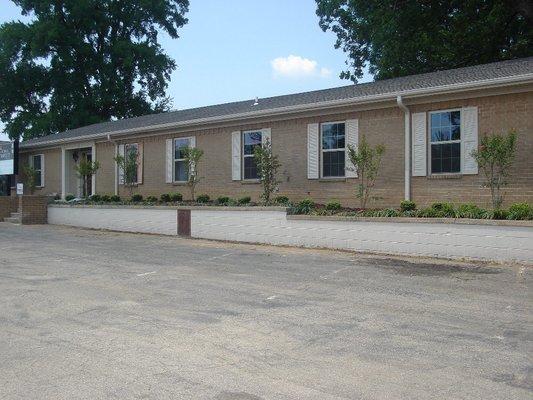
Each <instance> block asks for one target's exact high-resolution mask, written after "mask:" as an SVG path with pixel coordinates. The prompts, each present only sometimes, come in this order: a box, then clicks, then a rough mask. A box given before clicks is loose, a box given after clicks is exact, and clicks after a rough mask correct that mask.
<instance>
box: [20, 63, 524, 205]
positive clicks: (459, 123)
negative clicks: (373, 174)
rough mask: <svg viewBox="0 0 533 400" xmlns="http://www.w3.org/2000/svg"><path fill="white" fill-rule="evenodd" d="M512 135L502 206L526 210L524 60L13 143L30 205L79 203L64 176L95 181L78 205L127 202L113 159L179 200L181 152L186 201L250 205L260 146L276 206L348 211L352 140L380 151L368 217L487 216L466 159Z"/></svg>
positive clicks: (147, 186)
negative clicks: (131, 158)
mask: <svg viewBox="0 0 533 400" xmlns="http://www.w3.org/2000/svg"><path fill="white" fill-rule="evenodd" d="M511 129H514V130H516V131H517V132H518V146H517V148H518V150H517V155H516V159H515V162H514V165H513V170H512V174H511V178H510V180H509V186H508V187H507V189H506V191H507V196H506V203H512V202H517V201H527V202H530V203H532V202H533V57H532V58H526V59H519V60H512V61H505V62H498V63H492V64H487V65H480V66H474V67H467V68H460V69H454V70H447V71H440V72H434V73H428V74H421V75H414V76H408V77H402V78H396V79H389V80H383V81H378V82H373V83H365V84H359V85H351V86H345V87H339V88H333V89H326V90H319V91H313V92H307V93H299V94H292V95H286V96H277V97H270V98H262V99H257V100H250V101H241V102H235V103H228V104H221V105H214V106H208V107H201V108H194V109H188V110H180V111H172V112H167V113H162V114H154V115H146V116H142V117H137V118H130V119H125V120H119V121H112V122H105V123H100V124H95V125H90V126H86V127H81V128H78V129H73V130H70V131H67V132H62V133H59V134H56V135H51V136H47V137H42V138H36V139H32V140H29V141H25V142H23V143H21V145H20V149H21V157H20V160H21V162H29V163H31V164H32V165H33V166H34V168H35V169H36V170H37V171H38V186H39V187H38V189H37V192H36V194H59V195H61V196H63V197H64V196H65V195H66V194H69V193H71V194H74V195H80V194H81V184H80V181H79V178H78V177H77V176H76V174H75V172H74V165H75V164H76V163H77V162H79V160H80V159H82V158H83V157H87V158H90V159H92V160H98V161H99V163H100V169H99V170H98V172H97V174H96V175H95V176H94V177H93V178H92V181H91V182H90V184H89V185H88V189H89V193H93V194H94V193H98V194H119V195H121V196H127V195H128V194H129V190H128V188H125V187H124V185H123V183H122V182H121V172H120V171H119V169H118V167H117V165H116V163H115V161H114V157H115V155H117V154H125V153H127V152H128V151H131V150H133V149H134V150H136V151H137V152H138V154H139V169H138V173H137V181H138V182H137V185H135V188H134V191H135V192H136V193H141V194H142V195H143V196H148V195H155V196H159V195H160V194H162V193H170V192H181V193H182V194H183V195H184V196H185V198H187V196H188V190H187V189H186V187H185V183H184V180H185V179H186V177H187V172H186V170H185V169H184V165H183V161H182V160H181V159H180V157H181V153H180V148H181V147H182V146H186V145H188V146H196V147H199V148H201V149H202V150H203V151H204V157H203V159H202V160H201V162H200V166H199V172H200V175H201V176H202V177H203V179H202V181H201V182H200V184H199V185H198V188H197V193H206V194H209V195H210V196H211V197H216V196H221V195H228V196H231V197H240V196H244V195H250V196H252V198H254V199H257V198H258V196H259V194H260V191H261V187H260V185H259V184H258V180H257V171H256V168H255V165H254V161H253V158H252V157H250V154H251V153H252V152H253V148H254V146H260V145H261V143H262V142H264V141H265V140H266V139H267V138H269V139H270V140H271V142H272V147H273V151H274V152H275V153H276V154H278V155H279V157H280V161H281V164H282V167H281V169H280V171H281V172H280V179H281V181H282V182H281V184H280V188H279V194H283V195H286V196H288V197H289V198H291V199H292V200H299V199H302V198H306V197H311V198H313V199H314V200H315V201H317V202H326V201H328V200H331V199H336V200H339V201H341V202H342V203H343V204H344V205H355V204H357V200H356V198H355V188H356V184H357V182H358V177H357V174H356V173H355V172H353V171H350V170H349V169H346V167H347V166H349V161H348V159H347V155H346V154H347V145H348V144H352V145H354V146H357V143H358V142H359V140H360V139H361V137H362V135H364V136H365V137H366V139H367V140H368V142H370V143H371V144H377V143H382V144H384V145H385V147H386V152H385V155H384V158H383V164H382V168H381V171H380V176H379V178H378V180H377V182H376V187H375V192H374V194H375V195H376V196H377V197H378V198H377V199H376V200H374V202H373V203H372V206H376V207H381V206H392V207H394V206H398V204H399V202H400V201H401V200H403V199H412V200H414V201H416V202H417V203H418V204H420V205H425V204H428V203H431V202H433V201H450V202H456V203H458V202H475V203H477V204H479V205H484V206H487V205H489V204H490V193H489V191H488V189H486V188H483V187H482V184H483V176H482V175H481V174H480V172H479V171H478V168H477V165H476V163H475V161H474V159H473V158H472V156H471V151H472V150H473V149H476V148H477V147H478V144H479V141H480V137H481V136H482V135H484V134H488V133H493V132H504V133H505V132H507V131H509V130H511Z"/></svg>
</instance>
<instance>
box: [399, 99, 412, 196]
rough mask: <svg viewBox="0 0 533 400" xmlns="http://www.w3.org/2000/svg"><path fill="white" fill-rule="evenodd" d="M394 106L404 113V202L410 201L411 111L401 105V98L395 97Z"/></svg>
mask: <svg viewBox="0 0 533 400" xmlns="http://www.w3.org/2000/svg"><path fill="white" fill-rule="evenodd" d="M396 104H398V107H400V109H402V110H403V112H404V132H405V137H404V152H403V153H404V157H405V162H404V200H411V110H409V108H408V107H407V106H406V105H405V104H404V103H403V99H402V96H398V97H396Z"/></svg>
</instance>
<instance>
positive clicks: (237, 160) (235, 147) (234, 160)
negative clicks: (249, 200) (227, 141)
mask: <svg viewBox="0 0 533 400" xmlns="http://www.w3.org/2000/svg"><path fill="white" fill-rule="evenodd" d="M231 179H232V180H234V181H240V180H241V131H235V132H232V133H231Z"/></svg>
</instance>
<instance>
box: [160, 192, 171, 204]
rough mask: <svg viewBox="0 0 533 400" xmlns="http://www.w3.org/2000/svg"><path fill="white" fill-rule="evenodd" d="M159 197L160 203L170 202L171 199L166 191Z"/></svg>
mask: <svg viewBox="0 0 533 400" xmlns="http://www.w3.org/2000/svg"><path fill="white" fill-rule="evenodd" d="M159 199H160V200H161V202H162V203H170V201H171V197H170V194H168V193H163V194H162V195H161V197H160V198H159Z"/></svg>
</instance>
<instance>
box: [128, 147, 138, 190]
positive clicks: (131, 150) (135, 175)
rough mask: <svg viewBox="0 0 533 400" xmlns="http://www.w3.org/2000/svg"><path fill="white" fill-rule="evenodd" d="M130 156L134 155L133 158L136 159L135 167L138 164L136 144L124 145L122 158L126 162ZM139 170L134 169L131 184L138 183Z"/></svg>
mask: <svg viewBox="0 0 533 400" xmlns="http://www.w3.org/2000/svg"><path fill="white" fill-rule="evenodd" d="M132 154H135V157H136V159H137V165H138V163H139V144H138V143H128V144H126V145H124V157H125V159H126V160H128V159H129V157H131V156H132ZM138 173H139V168H138V167H137V168H135V172H134V173H133V179H132V183H133V184H137V183H139V176H138Z"/></svg>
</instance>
